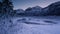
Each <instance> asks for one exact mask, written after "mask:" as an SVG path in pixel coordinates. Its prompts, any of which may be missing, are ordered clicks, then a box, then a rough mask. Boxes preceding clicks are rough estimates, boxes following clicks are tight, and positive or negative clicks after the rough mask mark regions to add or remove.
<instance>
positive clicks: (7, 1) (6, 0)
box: [3, 0, 13, 14]
mask: <svg viewBox="0 0 60 34" xmlns="http://www.w3.org/2000/svg"><path fill="white" fill-rule="evenodd" d="M3 12H4V13H5V14H12V12H13V4H12V1H11V0H3Z"/></svg>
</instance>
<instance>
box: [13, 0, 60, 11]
mask: <svg viewBox="0 0 60 34" xmlns="http://www.w3.org/2000/svg"><path fill="white" fill-rule="evenodd" d="M57 1H60V0H12V2H13V6H14V9H24V10H25V9H26V8H28V7H34V6H40V7H42V8H44V7H47V6H48V5H50V4H51V3H54V2H57Z"/></svg>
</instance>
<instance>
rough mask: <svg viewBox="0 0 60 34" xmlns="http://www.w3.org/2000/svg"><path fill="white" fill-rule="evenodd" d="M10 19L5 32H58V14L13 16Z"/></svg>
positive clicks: (58, 33)
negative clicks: (9, 24) (10, 23)
mask: <svg viewBox="0 0 60 34" xmlns="http://www.w3.org/2000/svg"><path fill="white" fill-rule="evenodd" d="M11 21H12V26H10V27H9V28H7V29H6V31H7V32H6V31H5V32H6V34H60V16H46V17H15V18H12V19H11ZM11 21H10V22H11ZM7 26H8V25H7ZM0 33H3V34H4V31H2V32H0Z"/></svg>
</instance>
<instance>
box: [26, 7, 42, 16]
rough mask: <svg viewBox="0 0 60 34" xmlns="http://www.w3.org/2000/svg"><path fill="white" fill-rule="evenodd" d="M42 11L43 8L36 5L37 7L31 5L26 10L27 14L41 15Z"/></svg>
mask: <svg viewBox="0 0 60 34" xmlns="http://www.w3.org/2000/svg"><path fill="white" fill-rule="evenodd" d="M41 12H42V8H41V7H40V6H35V7H29V8H27V9H26V10H25V13H26V14H29V15H36V16H38V15H40V14H41Z"/></svg>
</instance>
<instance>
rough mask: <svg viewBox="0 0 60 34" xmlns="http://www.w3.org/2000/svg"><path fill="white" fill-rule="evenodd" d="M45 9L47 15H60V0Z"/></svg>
mask: <svg viewBox="0 0 60 34" xmlns="http://www.w3.org/2000/svg"><path fill="white" fill-rule="evenodd" d="M44 11H45V13H47V15H60V1H58V2H55V3H52V4H50V5H49V6H48V7H46V8H44Z"/></svg>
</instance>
